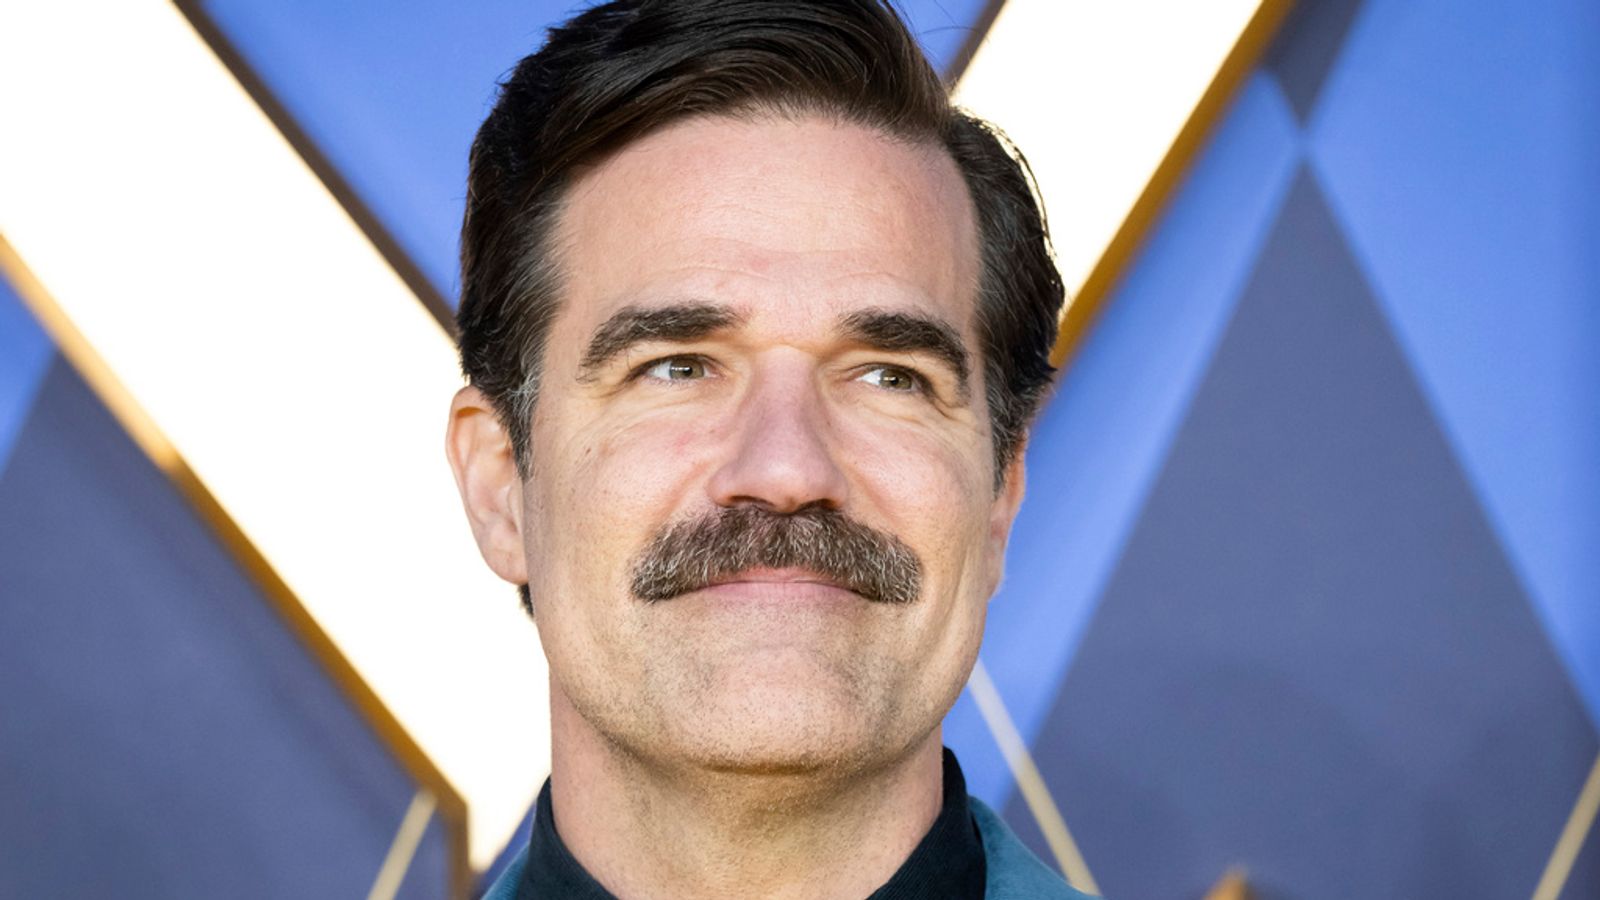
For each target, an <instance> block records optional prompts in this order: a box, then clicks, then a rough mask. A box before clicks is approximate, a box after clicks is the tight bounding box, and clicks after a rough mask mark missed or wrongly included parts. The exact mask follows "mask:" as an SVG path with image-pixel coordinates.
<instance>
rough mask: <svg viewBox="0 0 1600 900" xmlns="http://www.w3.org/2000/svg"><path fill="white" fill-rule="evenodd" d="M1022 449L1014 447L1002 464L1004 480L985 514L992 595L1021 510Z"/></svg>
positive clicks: (1023, 482)
mask: <svg viewBox="0 0 1600 900" xmlns="http://www.w3.org/2000/svg"><path fill="white" fill-rule="evenodd" d="M1026 449H1027V448H1026V446H1020V445H1019V446H1018V447H1017V450H1016V453H1015V455H1013V456H1012V457H1011V462H1009V463H1007V464H1006V473H1005V478H1004V480H1003V481H1002V482H1001V483H1000V490H999V491H998V492H997V493H996V494H995V498H994V505H993V506H992V507H991V508H990V511H989V559H990V578H989V593H990V595H991V596H992V595H993V594H994V592H995V591H996V590H998V589H999V587H1000V578H1001V575H1002V574H1003V573H1004V571H1005V557H1006V543H1007V541H1009V540H1010V538H1011V525H1012V523H1013V522H1014V521H1016V518H1017V511H1018V510H1019V509H1021V508H1022V495H1023V493H1024V491H1025V489H1026V487H1027V484H1026V482H1027V467H1026V466H1025V465H1024V464H1023V456H1024V451H1025V450H1026Z"/></svg>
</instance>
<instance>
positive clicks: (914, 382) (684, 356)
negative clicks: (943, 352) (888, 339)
mask: <svg viewBox="0 0 1600 900" xmlns="http://www.w3.org/2000/svg"><path fill="white" fill-rule="evenodd" d="M663 363H698V364H699V365H700V366H701V367H702V368H703V369H704V370H705V372H706V374H707V375H709V374H711V371H712V369H713V368H714V367H713V366H712V363H711V360H709V359H707V358H706V357H704V356H701V355H700V354H698V353H675V354H673V355H671V356H659V357H656V358H655V359H652V360H650V361H648V362H645V363H642V364H640V365H638V366H635V367H634V368H633V370H632V371H630V372H629V373H628V376H627V378H626V381H629V382H633V381H638V380H640V379H643V378H645V377H646V376H647V374H648V373H649V371H650V370H651V369H654V368H656V367H657V366H660V365H661V364H663ZM877 371H883V372H894V373H898V374H900V375H904V376H905V377H906V378H908V379H910V380H911V388H910V389H909V390H906V391H897V390H895V389H894V388H883V390H885V391H887V392H889V393H907V394H920V395H925V396H926V395H932V394H933V383H932V382H931V381H930V380H929V379H928V376H926V375H924V374H922V373H921V372H918V371H917V370H916V369H913V368H910V367H907V366H901V365H894V364H892V363H874V364H872V365H868V366H863V367H862V368H861V369H860V370H859V372H858V374H857V375H856V379H857V380H859V379H860V378H861V377H862V376H865V375H866V374H867V373H869V372H877ZM702 377H704V376H702ZM657 380H659V381H664V382H668V383H671V382H673V381H678V380H693V381H698V380H700V379H673V378H659V379H657Z"/></svg>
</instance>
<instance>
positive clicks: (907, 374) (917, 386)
mask: <svg viewBox="0 0 1600 900" xmlns="http://www.w3.org/2000/svg"><path fill="white" fill-rule="evenodd" d="M861 380H862V381H865V382H866V383H868V384H872V385H876V386H878V387H881V388H883V389H884V390H886V391H904V392H906V393H914V392H917V391H921V390H923V389H924V383H923V381H922V376H921V375H918V374H917V373H915V372H913V371H911V370H910V369H902V368H900V367H899V366H873V367H872V368H870V369H868V370H867V371H865V372H863V373H862V374H861Z"/></svg>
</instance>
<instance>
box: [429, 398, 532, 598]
mask: <svg viewBox="0 0 1600 900" xmlns="http://www.w3.org/2000/svg"><path fill="white" fill-rule="evenodd" d="M445 455H446V456H447V457H448V458H449V460H450V469H451V471H452V472H454V473H455V478H456V488H457V489H458V490H460V492H461V503H462V506H464V507H465V508H466V512H467V521H468V522H469V523H470V524H471V526H472V536H473V537H474V538H475V539H476V540H477V542H478V550H479V552H480V553H482V554H483V559H484V562H487V563H488V564H489V568H490V569H493V570H494V573H495V574H496V575H499V576H500V577H501V578H503V579H505V580H506V581H509V582H511V583H512V584H519V585H520V584H526V583H527V581H528V571H527V570H528V566H527V559H526V557H525V556H524V553H523V542H522V479H521V477H520V476H519V475H518V474H517V466H516V460H515V458H514V457H513V455H512V451H511V438H510V435H508V434H507V433H506V430H505V427H504V426H503V425H501V423H500V418H499V416H498V415H497V414H496V413H495V411H494V407H493V405H492V404H491V403H490V402H489V398H488V397H486V396H484V394H483V392H482V391H480V390H478V389H477V388H475V387H471V386H468V387H464V388H462V389H461V390H459V391H457V392H456V396H455V399H454V400H453V401H451V403H450V422H449V425H448V426H447V427H446V431H445Z"/></svg>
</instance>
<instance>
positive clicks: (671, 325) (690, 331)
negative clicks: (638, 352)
mask: <svg viewBox="0 0 1600 900" xmlns="http://www.w3.org/2000/svg"><path fill="white" fill-rule="evenodd" d="M742 321H744V316H743V315H741V314H740V313H737V312H735V311H733V310H732V309H729V308H728V307H726V306H722V305H719V304H715V303H699V302H689V303H674V304H670V305H667V306H648V307H646V306H633V305H630V306H625V307H623V308H622V309H619V310H617V311H616V312H615V313H612V314H611V316H610V317H608V318H607V319H606V320H605V321H604V322H601V323H600V325H599V326H598V327H596V328H595V330H594V334H593V336H591V337H590V338H589V346H588V347H587V348H586V349H585V350H584V353H583V359H582V361H581V362H580V363H579V364H578V370H579V372H580V373H581V377H589V376H591V375H592V374H593V373H594V371H595V370H596V369H599V368H600V367H601V366H604V365H605V364H606V363H607V362H610V361H611V360H612V359H614V358H616V357H617V356H618V355H619V354H621V353H623V352H624V351H626V350H627V349H628V348H630V347H632V346H634V345H636V344H640V343H643V342H645V341H691V340H695V339H697V338H702V337H705V336H706V335H708V334H712V333H714V332H717V331H721V330H723V329H725V328H728V327H730V326H733V325H737V324H739V323H740V322H742Z"/></svg>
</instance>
